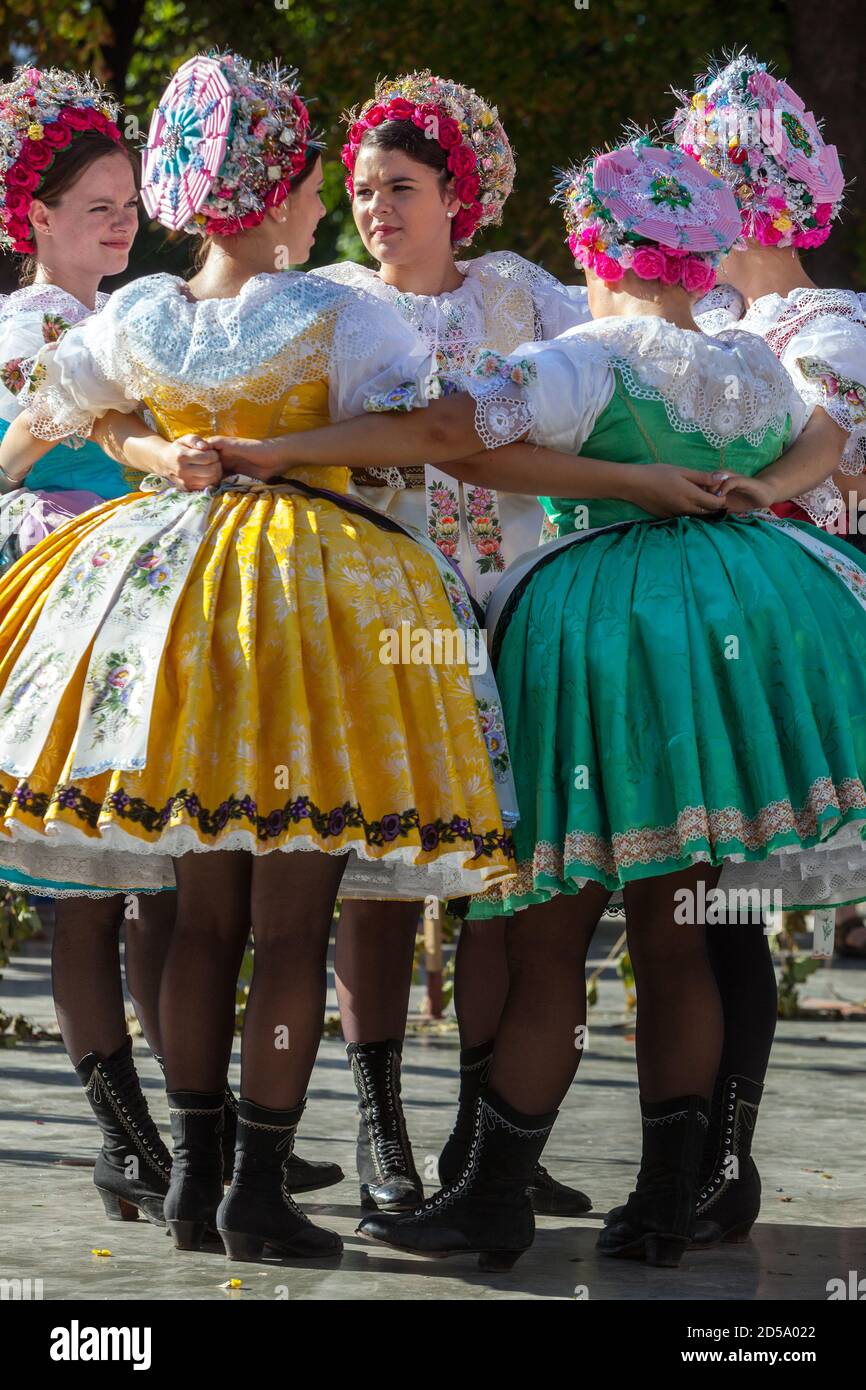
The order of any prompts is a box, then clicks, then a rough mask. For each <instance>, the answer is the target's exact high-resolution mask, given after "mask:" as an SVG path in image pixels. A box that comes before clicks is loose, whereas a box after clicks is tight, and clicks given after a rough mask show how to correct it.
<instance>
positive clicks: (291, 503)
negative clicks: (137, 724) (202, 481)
mask: <svg viewBox="0 0 866 1390" xmlns="http://www.w3.org/2000/svg"><path fill="white" fill-rule="evenodd" d="M147 404H148V406H149V407H150V409H151V411H152V413H153V414H154V416H155V418H156V419H157V421H158V422H159V425H160V428H161V430H162V431H163V432H164V433H165V434H166V435H167V436H169V437H177V436H178V435H180V434H183V433H186V432H188V431H191V430H194V431H197V432H201V433H204V434H206V433H210V432H219V433H232V434H235V435H244V436H246V437H263V436H265V435H267V434H275V433H280V432H288V431H289V430H291V429H293V428H296V429H304V428H310V427H311V426H312V425H313V424H317V423H322V422H326V421H327V418H328V417H327V386H326V384H325V383H314V384H312V385H307V386H299V387H295V388H292V389H291V390H290V392H289V394H288V396H287V397H286V398H285V399H283V400H282V401H278V402H274V403H269V404H264V405H263V404H260V403H254V402H249V401H246V402H245V401H239V402H238V403H237V406H236V407H235V409H234V410H232V411H221V412H220V414H219V416H218V418H216V419H210V420H209V419H208V418H207V412H205V411H202V410H201V409H199V408H195V407H189V408H187V409H184V410H183V411H178V410H174V411H169V410H168V409H166V408H165V406H164V404H162V403H161V402H160V401H159V399H156V400H153V401H148V402H147ZM325 475H328V476H325ZM291 476H293V477H297V476H302V477H303V479H304V480H305V481H308V482H310V483H312V484H314V485H319V486H325V487H331V488H339V489H340V490H345V483H346V470H344V469H330V470H325V469H322V470H318V469H317V470H307V471H306V472H303V473H302V471H301V470H295V471H294V472H293V473H292V474H291ZM141 496H142V495H141V494H137V495H136V494H133V495H132V496H130V497H124V498H120V499H118V500H117V501H115V502H110V503H107V504H106V505H105V506H102V507H99V508H97V509H95V510H94V511H92V512H88V513H85V514H84V515H83V516H81V517H80V518H76V519H74V520H73V521H72V522H70V523H69V524H67V525H66V526H64V527H62V528H61V529H60V530H59V531H57V532H55V533H54V534H52V535H51V536H48V537H47V538H46V539H45V540H44V541H43V542H42V543H41V544H40V545H39V546H37V547H36V548H35V549H33V550H32V551H31V552H29V554H28V555H27V556H25V557H24V558H23V559H22V560H21V561H20V562H19V563H18V564H17V565H16V566H14V567H13V569H12V570H10V571H9V573H8V575H7V576H5V578H4V580H3V582H2V584H0V692H2V690H3V688H5V686H6V683H7V681H8V679H9V674H10V671H11V669H12V666H13V664H14V662H15V660H16V658H17V656H18V654H19V652H20V651H21V649H22V647H23V646H24V645H25V643H26V641H27V639H28V636H29V635H30V633H31V632H32V630H33V626H34V624H35V622H36V619H37V617H38V614H39V612H40V610H41V608H42V606H43V604H44V601H45V598H46V596H47V593H48V590H49V587H50V585H51V583H52V581H53V579H54V578H55V576H56V575H57V574H59V573H60V571H61V570H62V569H63V568H64V566H65V565H67V563H68V562H69V559H70V557H71V555H72V552H73V551H74V550H75V548H76V546H77V545H78V544H79V543H80V542H82V541H83V540H84V539H85V538H87V537H95V536H96V535H97V534H98V531H99V528H100V527H101V526H103V525H110V524H111V521H112V519H113V518H114V517H115V516H116V515H117V514H118V513H119V511H120V509H121V508H123V507H134V506H135V504H136V501H137V500H138V501H139V502H140V501H141ZM146 540H147V532H146V531H145V533H144V534H143V535H142V542H143V543H144V542H145V541H146ZM402 622H409V623H410V624H411V626H412V627H413V628H425V629H433V630H435V629H437V628H445V629H453V628H454V627H455V626H456V621H455V618H454V615H453V614H452V611H451V607H450V604H449V602H448V599H447V596H446V594H445V591H444V588H443V585H442V581H441V579H440V578H439V575H438V571H437V568H436V563H435V561H434V560H433V558H432V557H431V556H430V555H428V554H427V553H426V552H425V551H424V550H422V549H421V547H420V546H418V545H417V544H416V543H414V542H413V541H412V540H410V539H409V538H407V537H405V536H403V535H399V534H392V533H388V532H385V531H383V530H381V529H380V528H379V527H378V526H376V525H375V524H374V523H373V522H370V521H368V520H366V519H364V518H361V517H358V516H355V515H353V514H351V513H350V512H347V511H344V510H343V509H342V508H341V507H339V506H337V505H336V504H334V503H332V502H330V501H324V500H318V499H316V500H310V499H307V498H306V497H304V496H300V495H297V494H292V493H291V492H289V491H288V490H287V489H282V488H281V487H280V486H279V485H277V486H275V487H269V488H267V489H264V490H254V491H226V492H223V493H220V494H217V495H216V496H215V497H214V498H213V501H212V503H211V507H210V513H209V517H208V522H207V529H206V533H205V536H204V539H203V541H202V543H201V544H200V546H199V549H198V552H197V554H196V557H195V559H194V561H193V564H192V568H191V571H190V573H189V575H188V577H187V580H186V583H185V587H184V589H183V591H182V594H181V596H180V599H179V600H178V603H177V606H176V608H175V610H174V617H173V620H172V625H171V628H170V631H169V635H168V638H167V643H166V646H165V649H164V651H163V655H162V660H161V663H160V668H159V673H158V677H157V682H156V689H155V695H154V703H153V711H152V717H151V722H150V729H149V735H148V743H147V757H146V766H145V767H144V769H143V770H141V771H135V772H130V771H124V772H121V771H109V772H105V773H102V774H100V775H98V776H94V777H90V778H83V779H77V780H76V782H75V784H74V785H75V788H76V790H77V792H78V793H80V797H81V798H84V799H85V800H86V802H87V803H89V806H90V810H89V812H87V813H84V812H82V810H81V809H80V807H79V809H76V808H75V807H72V806H68V805H61V804H60V803H59V801H58V799H57V797H56V795H55V793H56V791H57V789H58V788H61V787H64V786H68V785H69V782H70V778H69V773H70V769H71V767H72V766H73V751H74V741H75V734H76V728H77V723H78V717H79V707H80V702H81V697H82V692H83V689H84V680H85V674H86V667H87V658H86V657H85V659H83V660H82V661H81V663H80V665H79V667H78V670H77V671H76V673H75V676H74V678H73V679H72V681H71V682H70V683H69V684H68V686H67V688H66V690H65V693H64V695H63V699H62V702H61V705H60V708H59V711H58V714H57V717H56V719H55V722H54V725H53V728H52V731H51V734H50V736H49V738H48V741H47V743H46V745H45V746H44V748H43V750H42V752H41V754H40V756H39V759H38V762H37V765H36V767H35V769H34V771H33V773H32V775H31V776H30V777H28V778H27V779H26V787H27V789H28V790H27V797H24V798H22V796H21V791H22V788H23V787H24V783H23V782H18V781H17V780H16V779H15V778H14V777H10V776H8V775H6V774H3V773H0V790H2V791H4V792H6V793H7V794H8V793H14V792H15V790H16V787H17V788H18V791H19V796H18V797H17V798H16V797H14V796H13V798H12V800H11V801H10V802H9V805H8V807H7V809H6V812H5V817H4V821H3V826H4V829H5V828H7V827H8V825H9V823H10V821H12V820H15V821H17V822H20V823H23V824H25V825H27V826H28V827H30V828H31V829H32V830H35V831H37V832H39V833H43V832H44V830H45V827H46V826H47V825H49V824H50V825H57V824H59V823H64V824H66V825H69V826H74V827H75V828H76V830H77V831H79V832H81V833H82V834H83V835H84V836H86V837H88V838H90V839H91V840H93V839H96V838H97V837H98V836H99V833H100V831H101V830H102V829H104V828H105V827H106V826H107V825H109V824H116V825H118V826H119V827H121V828H122V829H123V831H124V832H125V833H126V835H128V836H131V837H133V839H134V840H137V841H141V842H146V843H150V844H153V845H157V844H158V843H159V842H160V838H161V835H162V833H163V828H164V829H171V828H172V827H174V826H177V825H182V824H183V825H188V826H192V827H193V829H194V832H195V835H196V838H197V840H198V842H199V843H200V844H201V845H202V846H203V847H208V848H214V849H216V848H219V847H220V845H221V844H222V843H224V842H225V841H226V839H227V837H228V836H230V835H231V833H232V832H233V831H234V830H237V829H244V830H250V829H252V830H253V832H254V833H255V832H256V816H255V815H253V816H252V818H250V817H246V818H245V817H244V816H243V815H240V816H238V815H235V814H234V813H233V816H232V818H230V819H229V820H228V821H227V822H226V823H225V824H224V825H215V824H214V822H213V813H215V812H216V811H217V808H219V807H220V806H224V805H225V804H226V803H227V802H231V801H233V802H234V803H237V801H238V800H240V799H244V798H250V799H251V802H254V803H255V807H256V810H257V814H258V817H259V821H258V835H259V841H258V844H257V850H259V851H265V850H271V849H274V848H278V847H281V846H289V845H297V846H301V845H302V844H304V845H308V846H309V847H310V848H319V849H323V850H328V851H332V852H333V851H335V850H340V849H342V848H345V847H347V846H349V845H356V846H358V847H362V846H363V847H364V852H365V853H366V854H367V855H368V856H369V857H372V858H384V857H386V856H387V855H388V854H390V853H392V852H393V851H395V850H401V851H403V857H404V858H405V857H407V852H408V857H409V858H410V859H414V862H417V863H419V864H423V863H427V862H432V861H434V860H437V859H439V858H440V857H442V856H443V855H448V856H457V857H456V858H455V859H454V860H453V862H454V863H455V864H457V863H462V864H465V865H466V866H467V867H471V868H473V869H479V870H482V873H480V874H479V885H478V886H479V888H480V887H481V886H482V880H483V879H486V880H487V882H488V883H489V882H490V881H492V880H493V879H495V878H498V877H500V876H502V874H504V873H508V872H511V871H512V860H511V856H510V850H509V849H508V848H507V847H506V846H505V842H506V840H507V836H506V833H505V831H504V829H503V826H502V823H501V814H500V810H499V806H498V802H497V798H496V794H495V789H494V783H493V779H492V774H491V771H490V765H489V761H488V756H487V751H486V747H485V743H484V738H483V735H482V732H481V729H480V726H479V718H478V711H477V707H476V703H475V698H474V695H473V690H472V685H471V682H470V679H469V673H468V669H467V667H466V665H465V663H455V664H453V665H411V664H404V665H388V664H383V662H382V661H381V660H380V650H381V636H380V634H381V633H382V630H383V629H388V628H392V629H396V630H398V631H399V630H400V624H401V623H402ZM88 655H89V653H88ZM119 791H122V792H123V793H125V796H126V797H128V798H130V805H129V806H128V807H127V809H126V810H119V809H118V808H117V807H116V806H114V805H110V804H109V798H110V797H111V796H112V794H113V793H116V792H119ZM182 796H183V797H186V798H189V797H190V796H193V797H195V798H196V804H195V807H193V808H192V809H191V808H190V807H189V806H188V805H185V804H181V798H182ZM40 797H41V798H42V799H43V803H44V804H42V805H41V806H40V805H36V806H34V804H33V798H36V799H37V801H38V799H39V798H40ZM299 798H301V799H302V798H308V800H309V803H310V804H312V806H314V807H315V808H317V809H318V811H319V812H321V813H323V814H324V815H325V816H328V817H330V818H331V819H330V821H329V824H328V825H327V826H326V827H324V828H323V827H322V825H321V824H320V825H319V826H318V828H317V827H316V826H315V825H314V823H313V821H314V819H315V817H313V816H309V815H305V816H301V817H300V818H299V819H297V820H291V819H289V821H288V823H286V824H284V825H283V826H282V827H281V829H280V830H279V833H277V834H271V833H270V832H268V833H267V834H263V831H262V824H261V817H268V816H272V815H274V814H276V816H277V819H279V815H280V812H281V810H282V814H283V815H284V816H285V808H286V807H287V805H289V804H290V803H292V802H295V801H296V800H297V799H299ZM4 799H5V798H4ZM169 803H172V810H171V815H170V818H169V820H168V822H167V825H166V826H165V827H160V826H159V825H157V824H155V823H154V822H155V818H156V816H157V815H158V813H159V812H160V811H161V810H162V809H163V808H164V807H166V806H167V805H168V804H169ZM136 807H138V808H140V809H139V810H138V811H137V810H136ZM196 808H198V809H196ZM346 808H349V812H350V813H349V814H348V815H347V814H346ZM353 808H354V810H353ZM413 811H414V812H417V816H416V817H415V820H416V822H417V824H416V825H415V826H410V825H409V823H408V822H409V820H411V819H412V817H411V816H408V815H407V813H411V812H413ZM203 813H206V814H203ZM353 814H355V819H356V821H357V819H358V814H359V815H360V818H361V820H362V821H363V822H366V828H365V825H364V824H363V823H356V824H352V823H351V820H352V815H353ZM395 815H396V816H398V817H402V818H403V822H402V826H401V830H400V833H399V834H397V835H395V836H393V837H391V838H387V839H385V840H384V841H383V842H380V843H375V841H376V839H377V835H378V832H375V833H374V834H373V835H372V842H371V836H370V835H369V834H368V831H369V828H370V826H372V825H373V824H374V823H380V822H381V821H382V818H383V817H385V818H388V817H393V816H395ZM208 817H210V819H208ZM455 817H458V818H460V819H461V820H463V821H465V822H467V823H468V826H469V828H470V832H471V833H470V834H468V835H467V834H466V833H465V829H464V832H463V833H462V834H461V836H460V837H459V838H458V839H457V840H455V838H454V836H453V834H452V835H450V836H449V835H448V834H447V833H446V834H445V835H443V836H441V837H440V838H438V842H437V843H436V844H435V845H433V846H430V840H431V838H432V837H431V834H430V832H429V829H428V833H427V835H426V836H425V837H424V842H425V844H427V845H428V848H424V849H422V836H421V833H420V829H421V827H429V826H436V825H439V826H440V827H441V826H443V825H447V824H452V825H453V821H454V818H455ZM341 819H343V820H345V822H346V823H345V825H341ZM320 820H321V818H320ZM389 825H390V828H391V829H393V822H389ZM7 833H8V830H7ZM472 835H476V836H481V837H485V836H487V837H488V844H489V848H488V849H487V850H485V852H484V853H483V854H482V855H481V856H480V857H479V858H477V859H475V860H474V861H473V862H472V863H471V864H470V862H469V861H471V860H472V856H473V853H474V848H473V840H472ZM378 838H379V839H380V840H381V836H378ZM500 841H501V843H500ZM127 847H129V848H131V847H132V846H131V845H129V846H127ZM416 852H417V854H416Z"/></svg>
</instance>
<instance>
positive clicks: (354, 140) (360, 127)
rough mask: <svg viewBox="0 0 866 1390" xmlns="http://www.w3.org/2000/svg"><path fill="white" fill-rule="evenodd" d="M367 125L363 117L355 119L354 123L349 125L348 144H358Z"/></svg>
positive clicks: (366, 129)
mask: <svg viewBox="0 0 866 1390" xmlns="http://www.w3.org/2000/svg"><path fill="white" fill-rule="evenodd" d="M368 129H369V127H368V125H367V122H366V120H365V119H362V120H360V121H355V123H354V125H351V126H349V144H350V145H360V143H361V141H362V140H363V138H364V136H365V135H366V133H367V131H368Z"/></svg>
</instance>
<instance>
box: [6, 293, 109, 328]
mask: <svg viewBox="0 0 866 1390" xmlns="http://www.w3.org/2000/svg"><path fill="white" fill-rule="evenodd" d="M110 297H111V296H110V295H107V294H104V293H103V292H102V291H101V290H100V291H98V292H97V295H96V308H95V309H88V307H87V305H86V304H82V302H81V300H80V299H76V298H75V295H74V294H70V293H69V291H68V290H64V289H61V287H60V286H59V285H47V284H43V283H39V284H36V285H22V286H21V288H20V289H18V290H13V292H12V294H7V295H4V296H3V297H2V299H0V321H2V320H3V319H10V318H14V317H15V316H16V315H17V314H21V313H35V314H59V315H60V317H61V318H63V319H65V320H66V322H67V323H70V324H71V323H81V321H82V319H86V318H87V317H88V316H89V315H90V314H93V313H98V312H99V310H100V309H102V308H104V306H105V305H106V304H107V303H108V300H109V299H110Z"/></svg>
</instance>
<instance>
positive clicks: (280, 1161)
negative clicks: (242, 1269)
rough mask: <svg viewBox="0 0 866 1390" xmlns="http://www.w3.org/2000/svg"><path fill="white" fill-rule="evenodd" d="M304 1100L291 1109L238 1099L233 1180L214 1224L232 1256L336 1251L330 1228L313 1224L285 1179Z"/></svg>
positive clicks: (309, 1256)
mask: <svg viewBox="0 0 866 1390" xmlns="http://www.w3.org/2000/svg"><path fill="white" fill-rule="evenodd" d="M303 1110H304V1105H303V1102H302V1103H301V1104H300V1105H297V1106H295V1108H294V1110H269V1109H267V1108H266V1107H265V1106H262V1105H254V1104H253V1103H252V1101H249V1100H244V1099H241V1101H240V1103H239V1105H238V1139H237V1147H236V1150H235V1171H234V1177H233V1178H232V1185H231V1187H230V1188H229V1190H228V1192H226V1194H225V1196H224V1197H223V1199H222V1201H221V1203H220V1207H219V1211H218V1212H217V1229H218V1231H219V1233H220V1237H221V1238H222V1243H223V1245H224V1246H225V1252H226V1254H227V1255H228V1257H229V1259H232V1260H260V1259H261V1258H262V1256H263V1254H264V1252H265V1250H266V1249H267V1252H268V1254H271V1255H281V1256H293V1257H294V1258H295V1259H307V1260H310V1259H317V1258H323V1257H328V1256H333V1255H339V1254H340V1252H341V1251H342V1249H343V1242H342V1241H341V1240H340V1237H339V1236H338V1235H337V1234H336V1233H335V1232H334V1231H325V1230H323V1229H322V1228H321V1227H320V1226H314V1225H313V1223H312V1221H310V1220H309V1218H308V1217H307V1216H305V1215H304V1213H303V1212H302V1211H301V1208H300V1207H299V1206H298V1205H297V1203H295V1202H293V1201H292V1197H291V1194H290V1192H289V1190H288V1188H287V1186H286V1182H285V1165H286V1162H287V1160H288V1159H289V1158H290V1157H291V1152H292V1144H293V1142H294V1138H295V1130H296V1129H297V1127H298V1121H299V1120H300V1118H301V1115H302V1114H303Z"/></svg>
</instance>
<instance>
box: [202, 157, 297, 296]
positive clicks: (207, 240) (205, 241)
mask: <svg viewBox="0 0 866 1390" xmlns="http://www.w3.org/2000/svg"><path fill="white" fill-rule="evenodd" d="M321 153H322V151H321V150H320V149H319V147H318V145H315V146H313V145H308V146H307V150H306V159H305V161H304V167H303V169H302V170H301V172H300V173H299V174H295V176H294V178H293V179H292V187H291V189H290V192H291V193H294V191H295V189H296V188H300V186H301V184H302V183H303V182H304V181H305V179H308V178H309V177H310V174H311V173H312V172H313V170H314V169H315V167H316V160H317V159H318V158H319V155H320V154H321ZM283 202H285V198H284V199H283ZM213 240H214V239H213V237H212V236H203V237H196V246H195V249H194V251H193V253H192V269H193V274H196V275H197V274H198V272H199V271H200V270H201V269H203V267H204V263H205V261H206V260H207V258H208V256H209V255H210V249H211V247H212V246H213Z"/></svg>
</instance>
